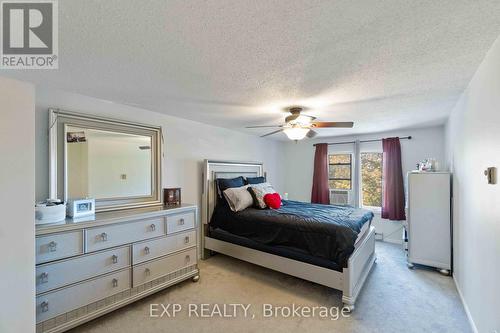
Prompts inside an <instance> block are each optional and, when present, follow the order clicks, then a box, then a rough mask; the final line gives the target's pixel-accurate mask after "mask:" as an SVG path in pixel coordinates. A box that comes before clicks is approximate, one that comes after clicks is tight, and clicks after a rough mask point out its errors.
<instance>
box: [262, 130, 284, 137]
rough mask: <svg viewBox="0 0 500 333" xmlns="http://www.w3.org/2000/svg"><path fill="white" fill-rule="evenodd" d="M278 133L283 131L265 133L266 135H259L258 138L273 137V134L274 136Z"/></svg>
mask: <svg viewBox="0 0 500 333" xmlns="http://www.w3.org/2000/svg"><path fill="white" fill-rule="evenodd" d="M279 132H283V129H279V130H277V131H274V132H271V133H267V134H264V135H261V136H260V137H261V138H264V137H266V136H269V135H273V134H276V133H279Z"/></svg>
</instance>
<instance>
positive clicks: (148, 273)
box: [144, 268, 151, 276]
mask: <svg viewBox="0 0 500 333" xmlns="http://www.w3.org/2000/svg"><path fill="white" fill-rule="evenodd" d="M144 274H146V276H150V275H151V270H150V269H149V268H146V269H145V270H144Z"/></svg>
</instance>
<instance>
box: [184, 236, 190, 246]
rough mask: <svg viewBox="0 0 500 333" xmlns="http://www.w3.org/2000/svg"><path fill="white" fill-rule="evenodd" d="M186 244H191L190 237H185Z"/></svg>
mask: <svg viewBox="0 0 500 333" xmlns="http://www.w3.org/2000/svg"><path fill="white" fill-rule="evenodd" d="M184 243H186V244H187V243H189V236H186V237H184Z"/></svg>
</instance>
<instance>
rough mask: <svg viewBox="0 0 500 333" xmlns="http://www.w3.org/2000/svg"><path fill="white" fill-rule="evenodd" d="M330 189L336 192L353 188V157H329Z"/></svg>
mask: <svg viewBox="0 0 500 333" xmlns="http://www.w3.org/2000/svg"><path fill="white" fill-rule="evenodd" d="M328 163H329V168H328V173H329V174H328V181H329V187H330V188H331V189H335V190H344V189H345V190H350V189H351V188H352V155H351V154H331V155H329V156H328Z"/></svg>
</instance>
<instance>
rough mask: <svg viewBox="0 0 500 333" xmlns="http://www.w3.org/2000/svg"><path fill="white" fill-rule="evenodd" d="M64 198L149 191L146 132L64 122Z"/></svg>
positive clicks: (123, 195) (149, 141) (135, 194)
mask: <svg viewBox="0 0 500 333" xmlns="http://www.w3.org/2000/svg"><path fill="white" fill-rule="evenodd" d="M65 142H66V154H67V155H66V163H67V164H66V170H67V193H68V199H78V198H86V197H89V198H94V199H116V198H129V197H141V196H151V195H152V183H153V179H152V157H151V146H152V138H151V137H150V136H141V135H134V134H127V133H122V132H112V131H103V130H97V129H89V128H79V127H75V126H66V140H65Z"/></svg>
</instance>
